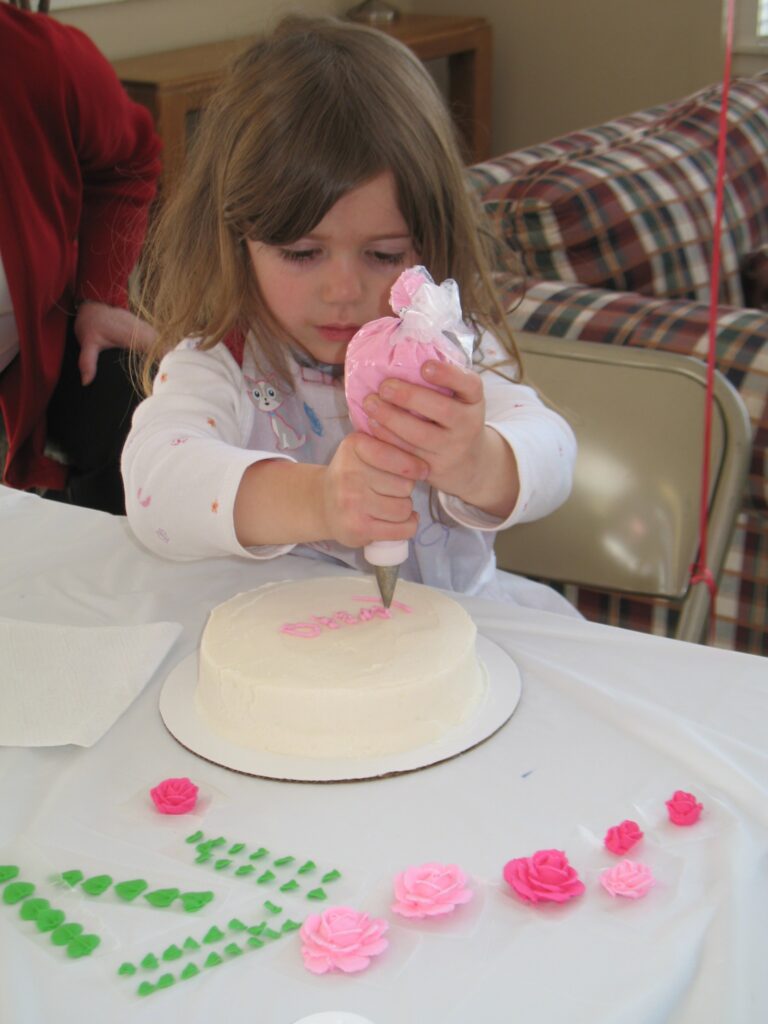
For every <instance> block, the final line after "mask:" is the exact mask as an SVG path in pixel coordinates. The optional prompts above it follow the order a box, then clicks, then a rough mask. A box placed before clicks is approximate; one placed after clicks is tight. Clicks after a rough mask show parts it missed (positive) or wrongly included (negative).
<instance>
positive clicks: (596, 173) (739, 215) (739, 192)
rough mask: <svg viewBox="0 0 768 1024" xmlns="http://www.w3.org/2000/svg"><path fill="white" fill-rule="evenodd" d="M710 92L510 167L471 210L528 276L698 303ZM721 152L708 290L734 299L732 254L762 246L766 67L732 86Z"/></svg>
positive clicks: (715, 115) (707, 209)
mask: <svg viewBox="0 0 768 1024" xmlns="http://www.w3.org/2000/svg"><path fill="white" fill-rule="evenodd" d="M720 96H721V89H720V87H719V86H713V87H711V88H710V89H707V90H704V91H702V92H699V93H697V94H695V95H694V96H693V97H690V98H689V99H688V100H686V101H682V102H681V103H678V104H675V105H672V106H667V107H665V108H663V109H662V110H661V111H660V112H659V113H658V114H657V115H656V116H655V117H654V118H653V119H652V120H651V122H650V123H646V124H640V125H639V126H636V127H634V128H629V129H628V130H627V133H626V135H625V136H624V137H618V138H615V137H610V136H609V137H608V138H607V140H606V141H604V142H603V143H602V144H601V143H600V142H599V140H593V141H594V145H593V146H592V148H589V146H588V145H587V143H586V142H585V145H584V148H582V150H581V151H577V150H576V151H575V155H572V154H571V153H569V152H568V151H565V152H562V153H561V154H560V155H556V154H555V155H553V156H552V157H549V158H547V157H545V159H543V160H541V161H539V162H538V163H532V164H529V165H528V166H525V167H524V168H523V169H522V170H520V172H519V173H516V174H515V173H514V170H513V177H512V178H511V180H508V181H505V182H501V183H498V182H497V183H495V184H492V185H490V187H488V188H486V190H485V191H484V194H483V197H482V198H483V205H484V207H485V209H486V211H487V212H488V213H489V215H490V216H491V218H492V219H493V220H494V221H496V223H497V229H498V230H499V231H500V232H501V234H502V237H503V238H504V239H505V241H506V242H507V244H508V245H509V247H510V248H511V249H513V250H514V251H515V252H517V253H518V254H519V256H520V257H521V259H522V261H523V263H524V265H525V267H526V269H527V270H528V272H529V273H531V274H533V275H535V276H537V277H540V278H545V279H548V280H561V281H574V282H577V281H578V282H581V283H583V284H588V285H592V286H597V287H602V288H610V289H614V290H617V291H626V292H635V293H640V294H642V295H650V296H663V297H666V298H685V299H697V300H699V301H707V300H708V297H709V278H710V265H711V236H712V231H713V217H714V195H715V183H716V168H717V135H718V120H719V112H720ZM581 134H582V135H583V134H584V133H581ZM574 146H575V143H574ZM727 154H728V155H727V173H728V180H727V186H726V190H725V208H724V223H723V231H722V242H723V244H722V249H721V258H722V269H721V280H720V291H719V296H720V302H722V303H725V304H732V305H743V299H744V297H743V292H742V286H741V278H740V267H739V254H743V253H745V252H749V251H750V250H753V249H757V248H758V247H759V246H761V245H763V244H765V243H768V204H767V203H766V202H765V196H766V195H768V159H767V156H768V74H765V75H761V76H757V77H755V78H748V79H737V80H735V81H734V82H733V83H732V85H731V90H730V99H729V128H728V140H727ZM518 158H519V155H518ZM482 167H485V168H487V167H488V165H482Z"/></svg>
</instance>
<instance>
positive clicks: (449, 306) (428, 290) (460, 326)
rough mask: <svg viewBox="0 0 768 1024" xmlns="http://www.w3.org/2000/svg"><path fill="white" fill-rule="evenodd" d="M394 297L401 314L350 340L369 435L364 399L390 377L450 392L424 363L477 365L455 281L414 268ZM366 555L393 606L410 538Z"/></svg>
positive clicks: (355, 391) (354, 399)
mask: <svg viewBox="0 0 768 1024" xmlns="http://www.w3.org/2000/svg"><path fill="white" fill-rule="evenodd" d="M389 301H390V306H391V307H392V310H393V312H394V313H395V314H396V315H395V316H387V317H381V318H380V319H378V320H371V321H370V322H369V323H367V324H364V325H363V326H362V327H361V328H360V330H359V331H358V332H357V334H356V335H355V336H354V337H353V338H352V340H351V341H350V343H349V346H348V347H347V354H346V359H345V363H344V389H345V391H346V396H347V406H348V408H349V416H350V419H351V420H352V425H353V426H354V428H355V430H360V431H362V432H363V433H366V434H370V433H371V432H372V431H371V428H370V424H369V422H368V415H367V413H366V412H365V410H364V409H363V404H362V403H363V401H364V399H365V398H366V396H367V395H369V394H371V393H374V394H375V393H376V392H377V391H378V390H379V387H380V385H381V383H382V382H383V381H384V380H386V379H387V378H399V379H400V380H404V381H409V382H410V383H412V384H419V385H421V387H433V388H434V390H435V391H440V392H442V393H443V394H450V392H448V391H447V390H446V389H445V388H439V387H435V386H434V385H432V384H428V383H427V382H426V381H425V380H424V378H423V377H422V375H421V367H422V364H423V363H425V362H426V361H427V360H428V359H433V360H436V361H437V362H441V363H455V364H456V365H458V366H463V367H469V366H471V365H472V347H473V342H474V331H473V330H472V328H470V327H469V326H468V325H467V324H466V323H465V322H464V321H463V319H462V316H461V302H460V300H459V289H458V285H457V284H456V282H455V281H453V280H451V279H450V278H449V279H447V280H445V281H443V283H442V284H440V285H437V284H435V283H434V281H433V280H432V278H431V276H430V274H429V272H428V271H427V270H426V269H425V268H424V267H411V268H409V269H408V270H405V271H403V273H402V274H401V275H400V276H399V277H398V279H397V280H396V281H395V283H394V285H393V286H392V291H391V293H390V300H389ZM364 555H365V559H366V561H367V562H368V563H369V565H372V566H373V569H374V572H375V574H376V582H377V584H378V587H379V593H380V595H381V600H382V604H383V605H384V607H385V608H389V606H390V605H391V603H392V597H393V595H394V592H395V586H396V584H397V577H398V574H399V571H400V566H401V564H402V563H403V562H405V561H406V559H407V558H408V541H407V540H402V541H400V540H375V541H372V542H371V543H370V544H367V545H366V546H365V549H364Z"/></svg>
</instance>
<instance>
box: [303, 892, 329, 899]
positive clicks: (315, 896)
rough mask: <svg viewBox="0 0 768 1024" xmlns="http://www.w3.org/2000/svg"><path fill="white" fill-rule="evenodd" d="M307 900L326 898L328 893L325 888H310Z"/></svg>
mask: <svg viewBox="0 0 768 1024" xmlns="http://www.w3.org/2000/svg"><path fill="white" fill-rule="evenodd" d="M307 899H308V900H327V899H328V895H327V893H326V891H325V889H310V891H309V892H308V893H307Z"/></svg>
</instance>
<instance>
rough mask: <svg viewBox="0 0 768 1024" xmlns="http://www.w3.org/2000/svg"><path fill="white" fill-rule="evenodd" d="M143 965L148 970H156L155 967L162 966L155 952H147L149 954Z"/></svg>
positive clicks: (142, 962)
mask: <svg viewBox="0 0 768 1024" xmlns="http://www.w3.org/2000/svg"><path fill="white" fill-rule="evenodd" d="M141 966H142V967H143V968H144V969H145V970H147V971H154V970H155V968H157V967H159V966H160V961H159V960H158V959H157V957H156V956H155V954H154V953H147V955H146V956H145V957H144V959H143V960H142V961H141Z"/></svg>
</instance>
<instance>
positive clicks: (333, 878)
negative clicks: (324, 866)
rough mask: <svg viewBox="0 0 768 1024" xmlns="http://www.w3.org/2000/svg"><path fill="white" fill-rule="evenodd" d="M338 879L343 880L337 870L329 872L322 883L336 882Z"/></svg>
mask: <svg viewBox="0 0 768 1024" xmlns="http://www.w3.org/2000/svg"><path fill="white" fill-rule="evenodd" d="M337 878H341V872H340V871H337V870H336V869H335V868H334V869H333V871H327V872H326V873H325V874H324V875H323V877H322V878H321V879H320V881H321V882H335V881H336V879H337Z"/></svg>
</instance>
